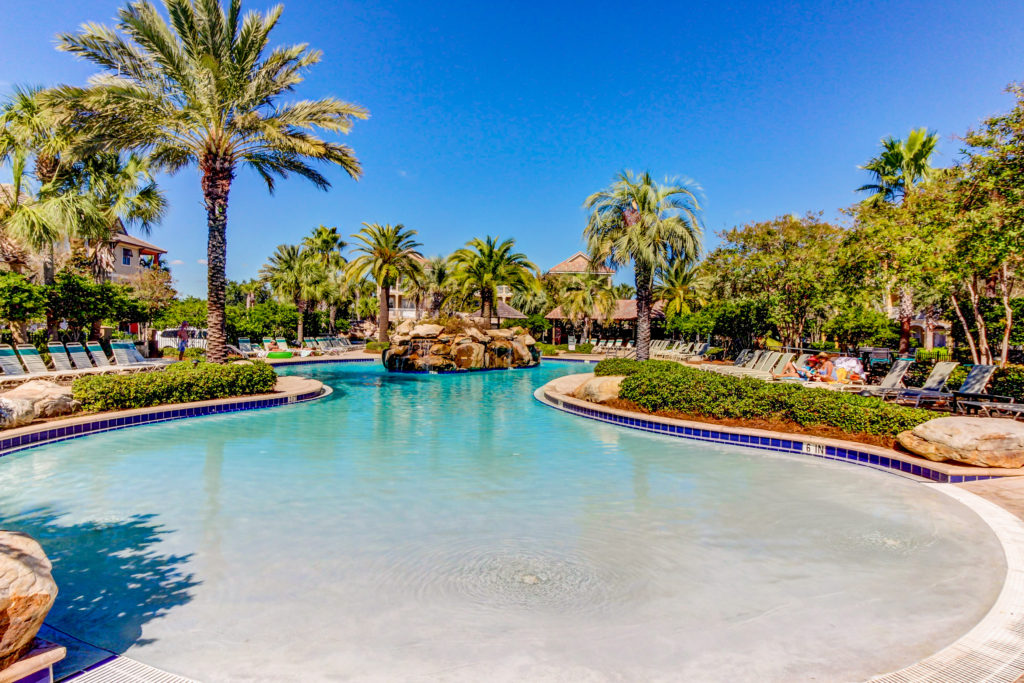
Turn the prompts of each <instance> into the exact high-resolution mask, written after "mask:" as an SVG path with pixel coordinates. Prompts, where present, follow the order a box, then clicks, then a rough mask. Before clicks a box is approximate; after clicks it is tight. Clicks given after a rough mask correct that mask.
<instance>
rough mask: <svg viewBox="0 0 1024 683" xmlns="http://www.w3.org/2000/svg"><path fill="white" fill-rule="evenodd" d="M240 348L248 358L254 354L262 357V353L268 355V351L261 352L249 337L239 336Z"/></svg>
mask: <svg viewBox="0 0 1024 683" xmlns="http://www.w3.org/2000/svg"><path fill="white" fill-rule="evenodd" d="M238 350H239V351H241V352H242V355H243V356H245V357H246V358H251V357H253V356H255V357H260V356H261V355H262V356H265V355H266V351H264V352H262V353H261V352H260V350H259V349H257V348H254V347H253V345H252V342H250V341H249V338H248V337H239V338H238Z"/></svg>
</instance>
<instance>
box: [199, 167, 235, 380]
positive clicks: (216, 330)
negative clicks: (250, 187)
mask: <svg viewBox="0 0 1024 683" xmlns="http://www.w3.org/2000/svg"><path fill="white" fill-rule="evenodd" d="M200 168H201V169H202V173H203V177H202V185H203V200H204V201H205V203H206V227H207V231H208V236H207V242H206V289H207V294H206V360H207V361H209V362H211V363H223V362H224V361H225V360H226V359H227V328H226V326H225V320H224V306H225V299H226V297H225V289H226V288H227V275H226V272H225V270H226V262H227V227H228V193H229V192H230V191H231V181H232V179H234V177H235V173H234V168H233V166H232V164H231V161H230V160H228V159H225V158H223V157H218V156H214V155H207V156H206V157H204V158H203V159H202V161H201V163H200Z"/></svg>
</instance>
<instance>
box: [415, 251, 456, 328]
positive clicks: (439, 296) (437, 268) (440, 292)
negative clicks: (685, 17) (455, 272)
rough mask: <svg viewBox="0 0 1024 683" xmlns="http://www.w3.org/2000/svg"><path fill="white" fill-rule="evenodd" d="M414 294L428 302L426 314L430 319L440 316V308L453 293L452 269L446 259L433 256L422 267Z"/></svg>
mask: <svg viewBox="0 0 1024 683" xmlns="http://www.w3.org/2000/svg"><path fill="white" fill-rule="evenodd" d="M416 292H417V294H418V295H419V296H421V297H423V298H425V299H426V300H427V301H428V302H429V304H428V309H427V314H428V315H429V316H430V317H431V318H436V317H437V316H439V315H440V314H441V307H442V306H444V305H445V303H446V302H447V301H448V300H449V298H450V297H451V296H452V294H453V293H454V283H453V282H452V268H451V264H450V263H449V262H448V259H447V258H445V257H443V256H435V257H434V258H432V259H430V260H429V261H427V263H425V264H424V265H423V277H422V278H420V280H419V282H418V283H417V285H416Z"/></svg>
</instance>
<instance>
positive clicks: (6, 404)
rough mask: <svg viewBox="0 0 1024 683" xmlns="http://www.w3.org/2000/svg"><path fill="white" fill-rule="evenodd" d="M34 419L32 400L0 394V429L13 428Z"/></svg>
mask: <svg viewBox="0 0 1024 683" xmlns="http://www.w3.org/2000/svg"><path fill="white" fill-rule="evenodd" d="M34 419H36V414H35V411H34V410H32V402H31V401H26V400H25V399H23V398H4V397H3V396H0V429H13V428H15V427H21V426H23V425H27V424H29V423H30V422H32V420H34Z"/></svg>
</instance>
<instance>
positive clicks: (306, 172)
mask: <svg viewBox="0 0 1024 683" xmlns="http://www.w3.org/2000/svg"><path fill="white" fill-rule="evenodd" d="M163 4H164V9H165V10H166V12H167V15H168V16H169V19H170V21H169V22H168V21H167V20H165V19H164V17H163V16H162V15H161V14H160V12H159V11H158V10H157V8H156V7H155V6H154V5H153V4H152V3H150V2H148V1H147V0H138V1H137V2H132V3H131V4H129V5H128V6H127V7H124V8H122V9H121V10H120V11H119V13H118V16H119V22H118V28H119V29H120V30H121V32H122V33H121V34H119V33H117V32H116V31H115V30H114V29H111V28H108V27H105V26H100V25H96V24H86V25H85V26H83V27H82V29H81V31H80V32H79V33H76V34H70V33H65V34H61V35H59V36H58V45H57V47H58V49H60V50H64V51H66V52H70V53H72V54H74V55H76V56H78V57H80V58H82V59H85V60H88V61H90V62H92V63H94V64H96V65H97V66H99V67H100V68H101V69H102V72H101V73H100V74H98V75H97V76H94V77H93V79H92V81H91V83H92V84H91V86H90V87H88V88H72V87H67V86H65V87H61V88H58V89H56V90H54V91H52V98H53V101H54V102H55V103H56V104H57V105H58V106H60V107H62V108H63V109H64V110H65V111H67V112H69V116H70V117H71V120H72V122H73V125H74V126H75V127H76V129H78V130H80V131H82V132H83V133H84V134H86V136H87V137H88V139H90V140H91V141H92V142H94V143H95V144H97V145H99V146H100V147H102V148H104V149H114V150H143V151H146V152H148V153H149V154H150V157H151V159H152V161H153V163H154V164H155V165H156V166H157V167H159V168H161V169H163V170H167V171H170V172H175V171H178V170H180V169H181V168H184V167H186V166H193V165H194V166H197V167H198V168H199V172H200V179H201V186H202V192H203V200H204V203H205V205H206V223H207V231H208V238H207V249H206V251H207V257H206V258H207V289H208V295H207V327H208V339H207V351H206V357H207V359H209V360H210V361H213V362H218V363H219V362H223V361H224V360H225V358H226V348H225V344H226V330H225V321H224V304H225V288H226V283H227V280H226V277H225V272H224V268H225V259H226V257H227V238H226V234H227V208H228V194H229V192H230V190H231V184H232V181H233V180H234V178H235V173H236V171H237V170H238V169H239V167H243V166H247V167H249V168H252V169H253V170H255V171H256V172H257V173H258V174H259V175H260V177H262V178H263V180H264V181H265V182H266V184H267V187H268V188H269V189H270V191H271V192H272V191H273V189H274V183H275V176H279V177H282V178H285V177H288V176H289V175H292V174H295V175H298V176H302V177H304V178H306V179H308V180H310V181H312V182H313V184H314V185H316V186H317V187H318V188H320V189H326V188H328V187H329V186H330V183H329V182H328V180H327V178H326V177H324V175H323V174H321V173H320V171H318V170H316V169H315V168H314V167H313V166H311V165H310V162H322V163H326V164H334V165H337V166H340V167H341V168H342V169H343V170H344V171H345V172H346V173H348V175H349V176H351V177H353V178H358V177H359V175H360V174H361V169H360V166H359V161H358V160H357V159H356V157H355V155H354V154H353V151H352V149H351V148H349V147H347V146H345V145H341V144H337V143H334V142H327V141H325V140H322V139H320V138H318V137H316V136H315V135H313V134H312V133H311V132H310V131H311V130H315V129H318V128H319V129H323V130H326V131H330V132H341V133H346V132H348V131H349V130H350V129H351V127H352V121H353V119H364V118H366V117H367V116H368V114H367V111H366V110H365V109H363V108H362V107H359V106H356V105H354V104H349V103H346V102H342V101H340V100H337V99H334V98H324V99H320V100H303V101H299V102H294V103H291V104H282V103H280V102H279V99H280V97H281V96H282V95H284V94H286V93H289V92H291V91H292V90H293V89H294V88H295V86H296V85H298V84H299V83H300V82H301V81H302V80H303V74H304V72H305V71H306V70H307V69H308V68H309V67H311V66H313V65H314V64H316V63H317V62H319V61H320V53H319V52H318V51H315V50H310V49H309V48H308V47H307V46H305V45H296V46H290V47H278V48H274V49H272V50H269V51H268V49H267V46H268V39H269V35H270V32H271V31H272V30H273V29H274V27H275V26H276V25H277V22H278V19H279V18H280V16H281V11H282V7H281V6H280V5H278V6H277V7H274V8H272V9H271V10H270V11H268V12H267V13H266V14H264V15H260V14H259V13H258V12H249V13H247V14H246V15H245V16H242V11H241V0H231V2H230V5H229V6H228V7H227V8H225V7H224V6H223V5H222V4H221V3H220V2H219V1H218V0H164V3H163ZM122 34H123V35H122Z"/></svg>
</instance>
